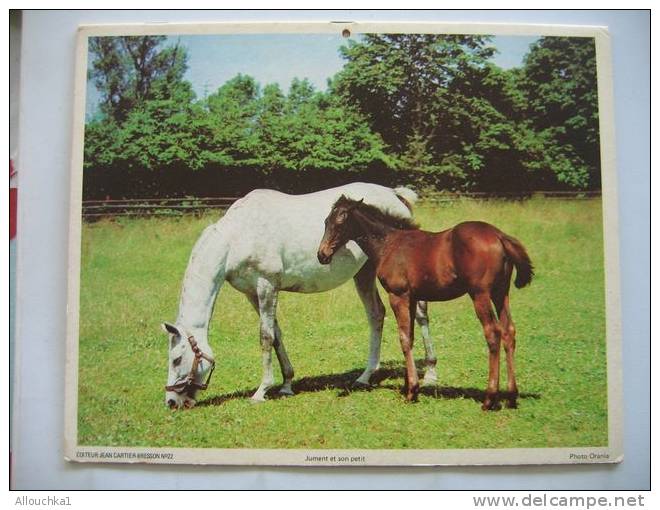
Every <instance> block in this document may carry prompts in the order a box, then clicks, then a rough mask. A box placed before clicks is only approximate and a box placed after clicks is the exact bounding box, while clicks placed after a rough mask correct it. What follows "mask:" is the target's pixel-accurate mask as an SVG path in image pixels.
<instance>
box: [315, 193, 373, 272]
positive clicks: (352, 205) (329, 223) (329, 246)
mask: <svg viewBox="0 0 660 510" xmlns="http://www.w3.org/2000/svg"><path fill="white" fill-rule="evenodd" d="M361 204H362V200H351V199H349V198H346V197H345V196H344V195H342V196H341V197H339V199H338V200H337V201H336V202H335V204H334V205H333V206H332V209H331V210H330V214H329V215H328V217H327V218H326V219H325V232H324V233H323V239H321V244H320V245H319V250H318V252H317V254H316V256H317V258H318V259H319V262H320V263H321V264H329V263H330V262H331V261H332V256H333V255H334V254H335V252H336V251H337V250H338V249H339V248H341V247H342V246H344V245H345V244H346V243H347V242H348V240H349V239H351V237H353V234H354V232H353V222H351V221H349V216H350V214H351V213H352V212H353V210H355V209H356V208H357V207H359V206H360V205H361Z"/></svg>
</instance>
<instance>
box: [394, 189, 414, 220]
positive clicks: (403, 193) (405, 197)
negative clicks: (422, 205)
mask: <svg viewBox="0 0 660 510" xmlns="http://www.w3.org/2000/svg"><path fill="white" fill-rule="evenodd" d="M394 194H395V195H396V196H397V198H398V199H399V200H401V202H403V205H405V206H406V207H407V208H408V210H409V211H410V212H411V213H412V206H413V204H414V203H415V202H417V200H418V198H419V197H418V196H417V193H415V192H414V191H413V190H411V189H410V188H406V187H404V186H399V187H398V188H394Z"/></svg>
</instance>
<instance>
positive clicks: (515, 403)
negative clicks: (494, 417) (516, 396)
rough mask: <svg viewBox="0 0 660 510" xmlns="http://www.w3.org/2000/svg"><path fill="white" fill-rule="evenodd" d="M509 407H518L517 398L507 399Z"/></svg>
mask: <svg viewBox="0 0 660 510" xmlns="http://www.w3.org/2000/svg"><path fill="white" fill-rule="evenodd" d="M506 408H507V409H518V402H517V401H516V400H507V401H506Z"/></svg>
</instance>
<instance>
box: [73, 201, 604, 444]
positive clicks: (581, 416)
mask: <svg viewBox="0 0 660 510" xmlns="http://www.w3.org/2000/svg"><path fill="white" fill-rule="evenodd" d="M415 214H416V217H417V219H418V220H419V222H420V223H421V225H422V227H423V228H425V229H427V230H441V229H443V228H447V227H449V226H451V225H453V224H455V223H457V222H459V221H463V220H467V219H474V220H476V219H479V220H484V221H488V222H490V223H493V224H494V225H496V226H498V227H499V228H501V229H502V230H504V231H505V232H507V233H509V234H511V235H513V236H515V237H517V238H519V239H520V240H521V241H522V242H523V243H524V244H525V246H526V247H527V249H528V251H529V254H530V256H531V258H532V260H533V262H534V265H535V268H536V277H535V279H534V281H533V282H532V285H531V286H530V287H527V288H525V289H522V290H518V289H515V288H513V289H512V291H511V306H512V314H513V319H514V321H515V322H516V326H517V330H518V334H517V340H518V342H517V343H518V348H517V379H518V386H519V389H520V391H521V398H520V400H519V407H518V409H503V410H501V411H498V412H483V411H482V410H481V408H480V403H479V402H478V399H479V398H480V397H481V395H482V394H483V390H484V389H485V385H486V378H487V370H488V364H487V359H488V358H487V349H486V343H485V340H484V339H483V336H482V331H481V326H480V324H479V322H478V320H477V318H476V316H475V314H474V311H473V308H472V303H471V301H470V299H469V298H468V297H463V298H461V299H458V300H455V301H452V302H448V303H432V304H431V305H430V311H429V313H430V318H431V332H432V335H433V338H434V342H435V346H436V352H437V355H438V376H439V381H438V386H437V388H426V389H424V390H423V393H422V394H421V395H420V397H419V402H418V403H416V404H408V403H406V402H405V401H404V398H403V396H402V395H401V394H400V388H401V386H402V385H403V357H402V355H401V351H400V348H399V342H398V338H397V336H396V322H395V320H394V318H393V315H392V312H391V310H389V309H388V315H387V318H386V319H385V331H384V336H383V351H382V368H381V370H380V372H379V374H378V376H377V379H378V380H379V384H378V385H377V386H376V387H375V388H374V389H373V390H372V391H350V383H351V382H352V380H353V379H355V378H356V377H357V376H358V375H359V373H360V372H361V370H362V369H363V368H364V365H365V362H366V357H367V352H368V325H367V322H366V319H365V316H364V312H363V309H362V305H361V303H360V302H359V299H358V297H357V294H356V293H355V290H354V288H353V284H352V282H348V283H347V284H345V285H343V286H342V287H340V288H339V289H336V290H334V291H331V292H327V293H323V294H312V295H299V294H294V293H286V292H284V293H281V294H280V301H279V308H278V313H279V320H280V324H281V326H282V330H283V332H284V342H285V345H286V347H287V351H288V353H289V357H290V358H291V362H292V363H293V366H294V368H295V371H296V377H295V382H294V391H295V392H296V395H295V396H293V397H290V398H273V399H271V400H268V401H267V402H265V403H264V404H260V405H254V404H252V403H251V402H250V399H249V395H250V394H251V392H252V391H254V390H255V389H256V387H257V386H258V384H259V382H260V380H261V357H260V347H259V339H258V331H259V325H258V318H257V315H256V314H255V313H254V311H253V309H252V307H251V306H250V305H249V304H248V302H247V300H246V299H245V298H244V296H243V295H242V294H240V293H239V292H237V291H235V290H234V289H232V288H231V287H230V286H229V285H228V284H226V285H225V286H223V288H222V289H221V291H220V295H219V298H218V302H217V304H216V307H215V314H214V317H213V321H212V323H211V330H210V343H211V345H212V347H213V349H214V353H215V356H216V359H217V361H218V365H217V367H216V371H215V374H214V376H213V381H212V383H211V386H210V388H209V389H208V390H207V391H206V392H202V393H201V394H200V395H199V396H198V398H199V403H198V406H197V407H195V408H194V409H193V410H191V411H183V412H173V411H171V410H169V409H168V408H167V407H166V406H165V404H164V390H163V386H164V384H165V382H166V377H167V338H166V335H165V334H164V333H163V332H162V331H161V329H160V323H161V322H162V321H166V320H167V321H172V320H174V319H175V317H176V313H177V305H178V296H179V291H180V285H181V281H182V277H183V272H184V270H185V266H186V263H187V260H188V257H189V255H190V250H191V249H192V246H193V244H194V242H195V240H196V239H197V236H198V235H199V234H200V233H201V231H202V229H203V228H204V227H205V226H206V225H208V224H210V223H212V222H214V221H215V220H216V219H217V216H218V215H217V214H207V215H206V216H204V217H202V218H194V217H182V218H178V219H157V218H152V219H118V220H116V221H101V222H98V223H94V224H85V225H84V227H83V236H82V262H81V272H82V273H81V307H80V359H79V395H78V397H79V403H78V413H79V414H78V440H79V444H81V445H88V446H93V445H97V446H177V447H216V448H342V449H344V448H382V449H389V448H394V449H396V448H422V449H437V448H439V449H443V448H508V447H515V448H519V447H528V448H529V447H559V446H564V447H574V446H605V445H607V386H606V372H607V369H606V348H605V311H604V306H605V305H604V276H603V240H602V214H601V202H600V200H598V199H594V200H549V199H532V200H528V201H524V202H506V201H490V202H473V201H459V202H454V203H448V204H441V205H432V204H428V203H422V204H418V205H417V207H416V209H415ZM381 295H382V297H383V298H384V302H385V303H387V299H386V296H385V295H384V293H383V292H382V290H381ZM420 340H421V339H420V338H419V335H418V341H417V343H416V346H415V351H416V358H418V359H420V360H421V359H422V358H423V346H422V343H421V341H420ZM274 358H275V357H274ZM504 368H505V363H502V369H503V370H502V378H501V381H506V373H505V372H506V371H505V370H504ZM276 374H277V376H278V378H279V377H280V374H279V370H277V369H276ZM278 380H279V379H278ZM502 387H503V388H505V385H502Z"/></svg>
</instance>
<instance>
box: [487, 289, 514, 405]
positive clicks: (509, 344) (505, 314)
mask: <svg viewBox="0 0 660 510" xmlns="http://www.w3.org/2000/svg"><path fill="white" fill-rule="evenodd" d="M493 303H494V304H495V310H496V311H497V315H498V317H499V319H500V327H501V331H502V343H503V344H504V352H506V369H507V393H508V395H507V407H509V408H515V407H517V402H516V400H517V398H518V386H517V384H516V369H515V364H514V358H515V353H516V326H515V324H514V323H513V319H511V310H510V308H509V279H507V285H506V287H505V288H504V289H502V290H501V291H499V292H496V293H494V296H493Z"/></svg>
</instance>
